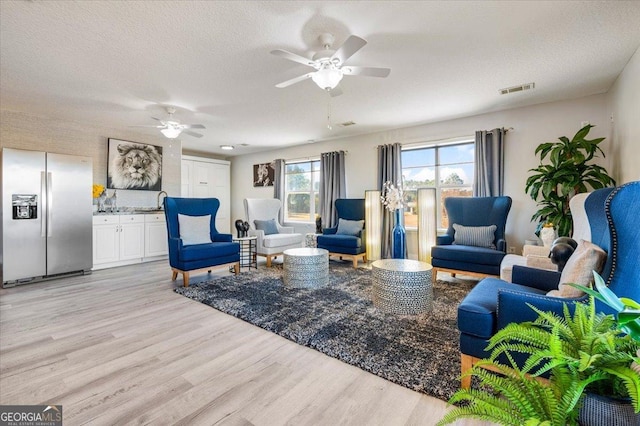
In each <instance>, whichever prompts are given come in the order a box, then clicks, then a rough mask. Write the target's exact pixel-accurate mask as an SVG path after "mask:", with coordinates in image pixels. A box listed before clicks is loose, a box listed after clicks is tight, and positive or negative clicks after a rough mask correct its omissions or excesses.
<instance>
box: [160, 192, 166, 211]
mask: <svg viewBox="0 0 640 426" xmlns="http://www.w3.org/2000/svg"><path fill="white" fill-rule="evenodd" d="M162 194H164V196H165V198H166V197H167V193H166V192H164V191H160V192H158V210H162V205H161V204H160V197H161V196H162Z"/></svg>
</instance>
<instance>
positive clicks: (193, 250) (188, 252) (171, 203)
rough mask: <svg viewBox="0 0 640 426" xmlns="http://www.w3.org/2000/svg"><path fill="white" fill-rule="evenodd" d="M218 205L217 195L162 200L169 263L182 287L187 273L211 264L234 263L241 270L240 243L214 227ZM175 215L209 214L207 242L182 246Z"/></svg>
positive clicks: (185, 281) (186, 281) (205, 268)
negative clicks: (180, 276) (215, 196)
mask: <svg viewBox="0 0 640 426" xmlns="http://www.w3.org/2000/svg"><path fill="white" fill-rule="evenodd" d="M219 208H220V201H219V200H218V199H217V198H175V197H166V198H165V199H164V212H165V218H166V220H167V238H168V240H169V265H170V266H171V270H172V272H173V275H172V280H174V281H175V280H176V278H177V277H178V273H181V274H182V281H183V285H184V286H185V287H188V286H189V273H190V272H194V271H199V270H207V271H209V272H211V268H212V267H214V266H222V265H229V266H233V268H234V272H235V273H236V275H237V274H238V273H239V272H240V244H239V243H234V242H233V241H232V236H231V234H221V233H219V232H218V231H217V230H216V214H217V212H218V209H219ZM178 214H181V215H186V216H206V215H211V220H210V223H209V237H210V238H211V242H210V243H203V244H191V245H185V244H184V243H183V240H182V239H181V238H180V235H181V234H180V223H179V220H178Z"/></svg>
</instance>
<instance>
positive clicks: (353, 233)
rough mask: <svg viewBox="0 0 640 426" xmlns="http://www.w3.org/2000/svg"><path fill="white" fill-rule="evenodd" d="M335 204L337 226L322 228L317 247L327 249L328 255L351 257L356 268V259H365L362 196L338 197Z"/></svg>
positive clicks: (364, 260)
mask: <svg viewBox="0 0 640 426" xmlns="http://www.w3.org/2000/svg"><path fill="white" fill-rule="evenodd" d="M335 205H336V211H337V213H338V226H336V227H333V228H325V229H323V230H322V235H318V238H317V242H318V248H322V249H325V250H328V251H329V255H334V256H340V258H341V259H342V258H347V259H351V260H352V261H353V267H354V268H357V267H358V259H362V261H363V262H366V261H367V254H366V249H367V247H366V240H365V238H366V235H365V234H366V233H365V230H364V198H339V199H337V200H336V203H335Z"/></svg>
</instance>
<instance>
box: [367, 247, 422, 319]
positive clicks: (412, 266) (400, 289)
mask: <svg viewBox="0 0 640 426" xmlns="http://www.w3.org/2000/svg"><path fill="white" fill-rule="evenodd" d="M432 269H433V267H432V266H431V265H430V264H428V263H426V262H420V261H417V260H408V259H382V260H376V261H375V262H373V263H372V264H371V272H372V277H373V304H374V305H375V306H376V307H378V308H380V309H382V310H383V311H385V312H390V313H393V314H400V315H416V314H420V313H423V312H427V311H430V310H431V305H432V301H433V287H432V285H431V270H432Z"/></svg>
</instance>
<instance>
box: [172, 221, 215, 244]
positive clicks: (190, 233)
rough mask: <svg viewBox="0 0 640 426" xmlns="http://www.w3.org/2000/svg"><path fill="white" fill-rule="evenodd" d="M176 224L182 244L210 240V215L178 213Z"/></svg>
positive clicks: (204, 242)
mask: <svg viewBox="0 0 640 426" xmlns="http://www.w3.org/2000/svg"><path fill="white" fill-rule="evenodd" d="M178 225H179V229H180V239H181V240H182V244H183V245H185V246H190V245H193V244H207V243H210V242H211V215H210V214H208V215H205V216H188V215H185V214H178Z"/></svg>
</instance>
